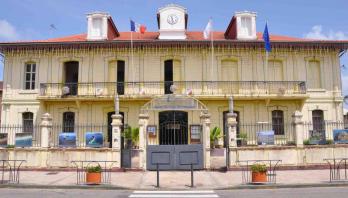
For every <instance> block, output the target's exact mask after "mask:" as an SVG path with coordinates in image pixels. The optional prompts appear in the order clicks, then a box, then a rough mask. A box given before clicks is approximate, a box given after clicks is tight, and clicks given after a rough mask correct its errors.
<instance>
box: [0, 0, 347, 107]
mask: <svg viewBox="0 0 348 198" xmlns="http://www.w3.org/2000/svg"><path fill="white" fill-rule="evenodd" d="M170 3H175V4H179V5H182V6H184V7H186V8H187V10H188V15H189V18H188V29H189V30H195V31H202V30H203V29H204V27H205V26H206V24H207V22H208V20H209V18H210V17H212V19H213V23H214V30H215V31H225V29H226V27H227V25H228V23H229V21H230V19H231V18H232V16H233V14H234V12H236V11H244V10H248V11H255V12H257V22H256V24H257V31H259V32H262V31H263V29H264V26H265V23H266V21H267V23H268V30H269V33H270V34H280V35H287V36H293V37H300V38H314V39H335V40H348V20H347V9H348V0H330V1H327V0H171V1H170V0H0V42H2V41H15V40H33V39H46V38H52V37H60V36H65V35H71V34H79V33H84V32H86V29H87V25H86V14H87V13H89V12H93V11H106V12H108V13H109V14H110V15H111V16H112V18H113V20H114V22H115V24H116V26H117V28H118V30H119V31H121V32H122V31H129V29H130V27H129V26H130V25H129V19H130V18H131V19H133V20H134V21H136V22H137V23H140V24H144V25H146V27H147V29H148V31H157V20H156V13H157V9H158V8H160V7H163V6H165V5H167V4H170ZM52 25H53V26H54V28H52ZM0 59H1V58H0ZM2 64H3V63H2V61H0V80H1V79H2V67H3V65H2ZM341 65H345V67H342V84H343V86H344V87H343V90H344V94H345V95H348V55H347V54H345V55H344V56H343V57H342V58H341ZM346 107H347V108H348V105H346Z"/></svg>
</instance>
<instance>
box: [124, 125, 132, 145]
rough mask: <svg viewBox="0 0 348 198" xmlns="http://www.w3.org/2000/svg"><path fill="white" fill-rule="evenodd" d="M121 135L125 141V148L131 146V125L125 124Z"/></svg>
mask: <svg viewBox="0 0 348 198" xmlns="http://www.w3.org/2000/svg"><path fill="white" fill-rule="evenodd" d="M122 137H123V138H124V140H125V142H126V148H131V147H132V127H131V126H126V127H125V128H124V130H123V133H122Z"/></svg>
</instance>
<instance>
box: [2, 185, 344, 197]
mask: <svg viewBox="0 0 348 198" xmlns="http://www.w3.org/2000/svg"><path fill="white" fill-rule="evenodd" d="M22 197H25V198H41V197H42V198H71V197H73V198H78V197H81V198H118V197H130V198H137V197H152V198H156V197H178V198H179V197H191V198H194V197H199V198H205V197H228V198H233V197H238V198H244V197H250V198H251V197H252V198H270V197H276V198H302V197H303V198H328V197H342V198H343V197H348V188H347V187H322V188H293V189H291V188H283V189H258V190H249V189H247V190H216V191H209V190H206V191H204V190H202V191H201V190H196V191H170V192H165V191H125V190H86V189H19V188H1V189H0V198H22Z"/></svg>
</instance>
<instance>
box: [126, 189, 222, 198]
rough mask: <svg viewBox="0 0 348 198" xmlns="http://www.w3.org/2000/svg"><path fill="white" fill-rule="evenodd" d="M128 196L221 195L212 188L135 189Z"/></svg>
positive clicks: (203, 196) (207, 197)
mask: <svg viewBox="0 0 348 198" xmlns="http://www.w3.org/2000/svg"><path fill="white" fill-rule="evenodd" d="M128 197H130V198H141V197H142V198H146V197H153V198H166V197H173V198H175V197H176V198H181V197H188V198H196V197H201V198H214V197H219V195H217V194H215V192H214V191H212V190H187V191H183V190H181V191H179V190H178V191H157V190H156V191H139V190H138V191H134V192H133V193H132V194H131V195H129V196H128Z"/></svg>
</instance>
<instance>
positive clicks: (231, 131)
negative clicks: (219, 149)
mask: <svg viewBox="0 0 348 198" xmlns="http://www.w3.org/2000/svg"><path fill="white" fill-rule="evenodd" d="M226 116H227V126H228V146H229V148H236V147H237V114H235V113H227V115H226Z"/></svg>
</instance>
